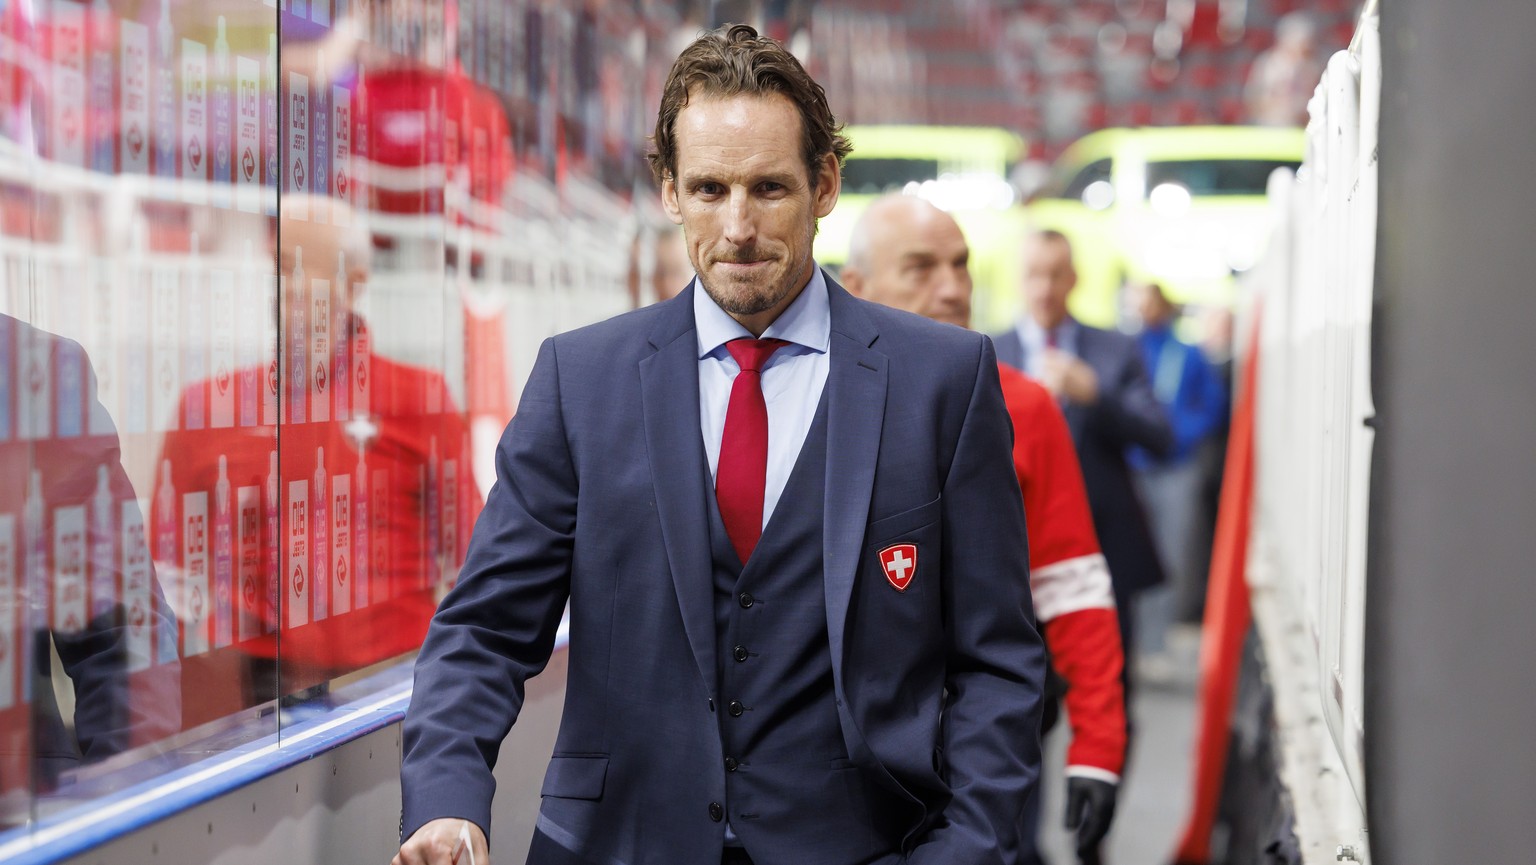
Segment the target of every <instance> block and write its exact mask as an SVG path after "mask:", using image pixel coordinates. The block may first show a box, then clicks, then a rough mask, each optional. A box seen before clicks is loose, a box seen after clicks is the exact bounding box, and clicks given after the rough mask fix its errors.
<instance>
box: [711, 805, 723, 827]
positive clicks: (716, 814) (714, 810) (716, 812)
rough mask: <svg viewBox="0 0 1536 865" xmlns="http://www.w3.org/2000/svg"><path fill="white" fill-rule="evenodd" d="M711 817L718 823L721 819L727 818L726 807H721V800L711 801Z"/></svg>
mask: <svg viewBox="0 0 1536 865" xmlns="http://www.w3.org/2000/svg"><path fill="white" fill-rule="evenodd" d="M709 819H711V820H713V821H715V822H716V823H719V822H720V821H721V820H724V819H725V809H724V808H722V807H720V803H719V802H711V803H709Z"/></svg>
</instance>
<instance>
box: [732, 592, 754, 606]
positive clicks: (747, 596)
mask: <svg viewBox="0 0 1536 865" xmlns="http://www.w3.org/2000/svg"><path fill="white" fill-rule="evenodd" d="M736 600H738V601H740V602H741V608H742V609H743V610H745V609H748V608H749V607H751V606H752V604H753V603H755V600H754V599H753V597H752V593H751V592H742V593H741V596H740V597H738V598H737V599H736Z"/></svg>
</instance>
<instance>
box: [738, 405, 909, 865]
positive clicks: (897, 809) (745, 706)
mask: <svg viewBox="0 0 1536 865" xmlns="http://www.w3.org/2000/svg"><path fill="white" fill-rule="evenodd" d="M826 415H827V412H826V397H825V395H823V397H822V402H821V405H820V406H819V407H818V408H817V412H816V416H815V418H814V420H813V421H812V423H811V428H810V431H809V432H808V434H807V435H806V439H805V443H804V444H803V445H802V446H801V449H800V455H799V458H798V459H797V461H796V463H795V467H794V469H793V470H792V471H791V473H790V476H789V480H788V482H787V483H786V485H785V487H784V492H783V494H782V495H781V496H780V498H779V503H778V505H777V507H776V508H775V509H774V512H773V515H772V517H770V519H769V521H768V524H767V526H765V527H764V531H763V535H762V538H761V540H759V541H758V544H757V548H756V549H755V550H754V551H753V553H752V557H751V559H750V560H749V561H748V562H747V563H746V565H745V567H743V565H742V563H741V560H740V558H739V557H738V556H737V554H736V551H735V548H734V547H733V546H732V545H731V542H730V539H729V537H728V536H727V535H726V532H725V525H724V523H723V522H722V521H721V519H720V512H719V509H718V508H717V507H711V508H710V509H709V512H710V545H711V553H712V555H711V562H712V566H713V570H714V573H713V579H714V589H715V591H714V598H715V604H714V606H715V638H716V654H715V657H716V658H717V659H718V670H717V676H718V678H717V681H718V683H719V691H718V694H719V702H720V705H719V711H718V712H717V715H716V716H717V718H718V719H719V726H720V742H721V745H722V749H723V751H724V753H725V756H726V759H725V769H726V809H727V814H728V819H729V820H730V826H731V830H732V831H733V832H734V833H735V835H736V837H737V839H738V841H739V843H740V844H741V845H742V846H744V847H745V848H746V849H747V852H748V853H749V854H751V856H752V857H753V859H754V860H756V861H758V862H829V863H830V862H846V863H857V862H863V861H867V860H869V859H873V858H876V857H878V856H879V855H882V854H885V853H889V852H891V850H890V844H891V842H892V839H895V838H900V832H898V831H895V829H894V826H889V825H888V824H890V823H891V821H892V820H893V819H895V818H897V817H899V816H900V815H901V814H902V813H903V812H902V811H901V809H902V807H903V806H902V805H901V804H898V803H894V802H890V801H889V798H888V797H889V793H888V792H887V791H886V790H885V788H883V787H879V786H877V785H876V784H875V783H874V781H873V779H872V778H870V777H867V773H866V771H865V770H862V769H860V768H857V767H855V766H854V765H853V764H852V763H851V762H850V761H849V759H848V751H847V746H846V745H845V744H844V739H843V734H842V727H841V724H840V722H839V721H838V713H837V702H836V700H837V697H836V693H835V691H834V688H833V681H832V656H831V649H830V644H829V642H828V637H827V607H826V590H825V582H824V578H823V568H822V535H823V525H824V523H825V520H824V515H825V506H824V500H825V495H824V486H825V478H826V463H827V419H826ZM711 498H713V496H711Z"/></svg>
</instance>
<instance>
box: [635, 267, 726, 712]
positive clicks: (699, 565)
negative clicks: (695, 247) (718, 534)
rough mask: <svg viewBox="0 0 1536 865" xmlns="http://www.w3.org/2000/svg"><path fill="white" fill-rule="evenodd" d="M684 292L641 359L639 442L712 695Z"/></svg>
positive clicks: (707, 581) (705, 551) (686, 623)
mask: <svg viewBox="0 0 1536 865" xmlns="http://www.w3.org/2000/svg"><path fill="white" fill-rule="evenodd" d="M693 290H694V289H692V288H690V289H688V290H687V291H684V292H683V293H682V294H681V295H679V296H678V297H677V298H676V299H675V300H673V301H672V302H671V307H670V308H669V309H668V310H667V311H666V313H665V314H664V315H662V317H661V320H660V321H659V322H658V323H657V327H656V329H655V330H654V331H653V332H652V334H651V344H652V345H653V346H655V347H656V353H655V354H652V355H650V356H649V357H647V358H645V359H644V360H642V361H640V395H641V404H642V406H643V407H644V413H645V443H646V450H647V452H648V453H649V454H650V462H651V482H652V486H653V488H654V490H655V493H656V512H657V515H658V516H659V517H660V519H661V535H662V540H663V543H665V545H666V551H667V562H668V564H669V565H670V567H671V571H672V583H673V586H674V588H675V589H676V591H677V603H678V607H679V608H680V609H681V611H682V615H683V630H684V631H686V632H687V635H688V644H689V645H690V646H692V647H693V656H694V658H695V660H697V662H698V665H699V674H700V675H701V676H702V677H703V679H704V686H705V689H706V691H708V693H709V694H711V695H713V694H714V692H715V611H714V598H713V591H714V589H713V585H712V583H711V576H710V575H711V567H710V560H709V510H708V507H709V502H708V501H707V499H706V495H707V494H708V490H709V489H710V484H709V472H708V466H707V465H706V462H705V457H704V444H703V441H702V440H701V439H700V433H699V357H698V340H697V339H696V337H695V336H694V333H695V331H694V324H693V296H692V292H693Z"/></svg>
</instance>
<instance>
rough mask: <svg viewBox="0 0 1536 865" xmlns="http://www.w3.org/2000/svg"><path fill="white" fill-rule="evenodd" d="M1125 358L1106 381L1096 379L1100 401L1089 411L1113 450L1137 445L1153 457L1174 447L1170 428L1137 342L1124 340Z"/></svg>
mask: <svg viewBox="0 0 1536 865" xmlns="http://www.w3.org/2000/svg"><path fill="white" fill-rule="evenodd" d="M1121 348H1122V349H1123V350H1124V355H1125V356H1124V357H1123V358H1122V361H1121V363H1119V364H1117V365H1116V366H1115V369H1116V373H1115V375H1114V377H1113V378H1112V379H1111V380H1109V381H1100V382H1099V401H1098V402H1096V403H1094V406H1093V411H1092V412H1091V413H1090V415H1089V416H1090V417H1091V418H1092V421H1093V424H1094V428H1095V431H1096V432H1097V434H1098V435H1101V436H1104V437H1105V438H1107V439H1108V440H1109V443H1110V445H1111V447H1112V449H1113V450H1116V451H1119V450H1123V449H1125V448H1127V447H1130V446H1131V445H1140V446H1141V447H1143V448H1145V449H1147V450H1148V451H1151V452H1152V453H1153V454H1154V455H1156V456H1160V457H1161V456H1167V455H1168V453H1169V452H1171V451H1172V450H1173V427H1172V426H1170V425H1169V423H1168V415H1167V413H1166V412H1165V411H1163V407H1162V405H1161V404H1159V403H1158V401H1157V397H1156V396H1155V395H1154V394H1153V392H1152V380H1151V379H1150V378H1149V377H1148V376H1147V367H1146V364H1144V363H1142V361H1141V351H1140V349H1139V348H1138V347H1137V346H1136V343H1135V342H1133V341H1131V340H1129V339H1127V340H1125V343H1124V345H1123V346H1122V347H1121Z"/></svg>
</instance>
